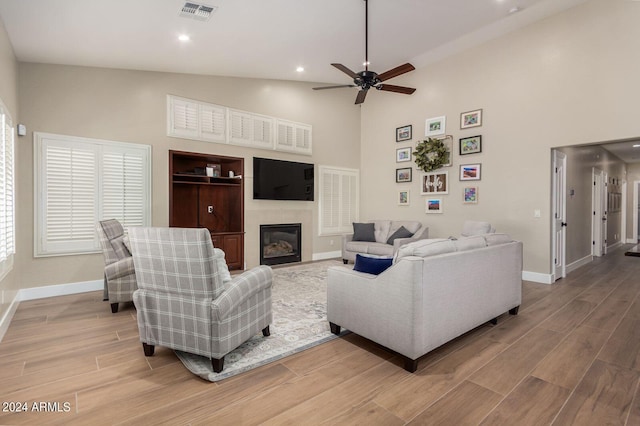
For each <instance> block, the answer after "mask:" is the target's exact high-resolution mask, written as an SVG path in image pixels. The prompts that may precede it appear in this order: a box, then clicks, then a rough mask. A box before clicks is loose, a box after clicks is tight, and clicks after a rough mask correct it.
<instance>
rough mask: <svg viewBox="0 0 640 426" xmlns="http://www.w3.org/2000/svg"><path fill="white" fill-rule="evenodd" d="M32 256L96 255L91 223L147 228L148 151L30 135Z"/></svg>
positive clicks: (125, 145)
mask: <svg viewBox="0 0 640 426" xmlns="http://www.w3.org/2000/svg"><path fill="white" fill-rule="evenodd" d="M34 143H35V148H34V152H35V155H34V161H35V164H34V167H35V170H36V176H37V177H36V182H35V185H36V191H35V193H36V200H35V202H36V206H35V208H36V224H35V247H34V252H35V256H55V255H64V254H79V253H91V252H96V251H99V249H100V245H99V241H98V238H97V234H96V225H97V222H98V221H99V220H102V219H117V220H119V221H120V222H121V223H122V224H123V226H124V227H125V228H126V227H129V226H149V225H150V224H151V220H150V218H151V214H150V212H151V198H150V190H151V168H150V154H151V148H150V147H149V146H148V145H137V144H129V143H122V142H111V141H104V140H97V139H87V138H78V137H73V136H63V135H52V134H46V133H35V134H34Z"/></svg>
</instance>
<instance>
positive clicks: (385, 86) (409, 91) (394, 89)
mask: <svg viewBox="0 0 640 426" xmlns="http://www.w3.org/2000/svg"><path fill="white" fill-rule="evenodd" d="M376 89H378V90H384V91H387V92H395V93H403V94H405V95H410V94H412V93H413V92H415V91H416V89H414V88H413V87H404V86H394V85H393V84H380V85H378V86H376Z"/></svg>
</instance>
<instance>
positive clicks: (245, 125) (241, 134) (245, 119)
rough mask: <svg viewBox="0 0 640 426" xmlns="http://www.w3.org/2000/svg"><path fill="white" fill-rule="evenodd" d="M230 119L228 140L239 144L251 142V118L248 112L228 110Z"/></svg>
mask: <svg viewBox="0 0 640 426" xmlns="http://www.w3.org/2000/svg"><path fill="white" fill-rule="evenodd" d="M229 116H230V121H231V125H230V127H231V129H230V130H231V131H230V135H229V136H230V137H229V139H230V142H231V143H236V144H240V145H248V144H250V143H251V139H252V137H253V135H252V131H253V128H252V124H253V123H252V120H251V116H250V115H249V114H244V113H242V112H239V111H233V110H231V111H230V112H229Z"/></svg>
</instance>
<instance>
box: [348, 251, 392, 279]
mask: <svg viewBox="0 0 640 426" xmlns="http://www.w3.org/2000/svg"><path fill="white" fill-rule="evenodd" d="M392 262H393V259H392V258H391V257H378V256H371V255H367V254H356V263H355V265H354V266H353V270H354V271H358V272H364V273H367V274H373V275H378V274H380V273H381V272H383V271H384V270H386V269H387V268H388V267H389V266H391V264H392Z"/></svg>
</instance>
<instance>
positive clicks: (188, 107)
mask: <svg viewBox="0 0 640 426" xmlns="http://www.w3.org/2000/svg"><path fill="white" fill-rule="evenodd" d="M167 105H168V107H167V108H168V112H167V114H168V119H167V122H168V129H167V134H168V135H169V136H177V137H183V138H191V139H195V138H198V128H199V125H198V103H197V102H196V101H190V100H188V99H181V98H176V97H174V96H169V97H168V100H167Z"/></svg>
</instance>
